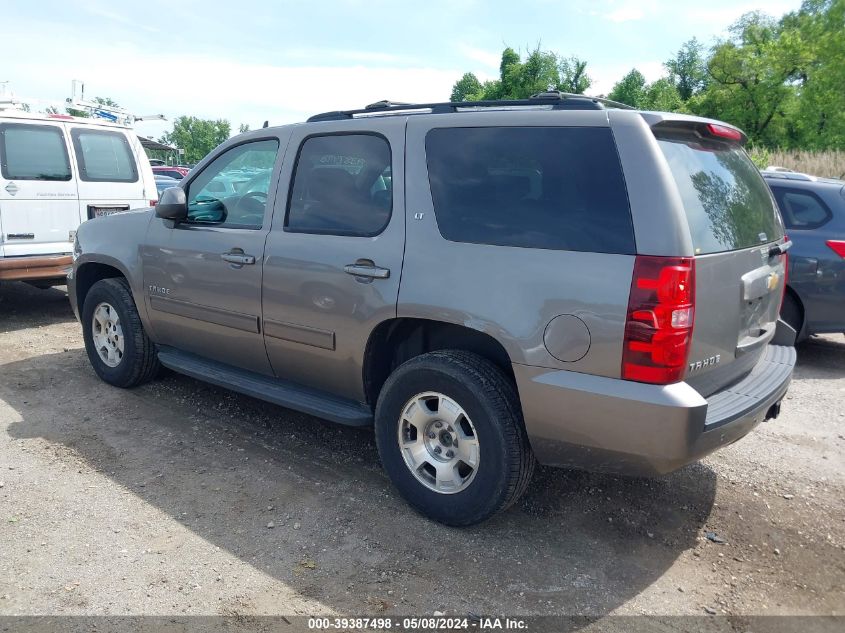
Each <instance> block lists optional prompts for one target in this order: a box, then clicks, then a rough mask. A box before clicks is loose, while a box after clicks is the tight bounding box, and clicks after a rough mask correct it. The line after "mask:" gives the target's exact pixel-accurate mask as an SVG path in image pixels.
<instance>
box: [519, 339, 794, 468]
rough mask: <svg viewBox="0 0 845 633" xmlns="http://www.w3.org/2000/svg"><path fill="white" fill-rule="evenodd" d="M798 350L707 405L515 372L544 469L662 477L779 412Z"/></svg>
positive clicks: (624, 384)
mask: <svg viewBox="0 0 845 633" xmlns="http://www.w3.org/2000/svg"><path fill="white" fill-rule="evenodd" d="M795 359H796V356H795V349H794V348H792V347H784V346H778V345H769V346H768V348H767V349H766V352H765V354H764V355H763V357H762V358H761V359H760V361H759V362H758V363H757V365H755V366H754V369H753V370H752V371H751V373H749V374H748V375H747V376H746V377H745V378H743V379H742V380H741V381H739V382H738V383H736V384H734V385H731V386H730V387H729V388H727V389H724V390H723V391H720V392H718V393H716V394H713V395H712V396H710V397H709V398H707V399H705V398H704V397H702V396H701V394H699V393H698V392H697V391H696V390H695V389H693V388H692V387H691V386H690V385H688V384H687V383H684V382H680V383H676V384H673V385H665V386H657V385H646V384H641V383H635V382H630V381H625V380H617V379H613V378H605V377H601V376H591V375H588V374H578V373H575V372H570V371H549V370H548V369H543V368H538V367H528V366H525V365H514V373H515V375H516V379H517V386H518V388H519V393H520V398H521V400H522V408H523V414H524V416H525V426H526V430H527V431H528V436H529V438H530V440H531V446H532V448H533V450H534V454H535V455H536V457H537V459H538V460H539V461H540V463H542V464H546V465H549V466H562V467H573V468H584V469H587V470H594V471H601V472H615V473H621V474H626V475H658V474H663V473H668V472H671V471H673V470H677V469H678V468H680V467H682V466H684V465H686V464H689V463H690V462H694V461H696V460H698V459H701V458H702V457H704V456H705V455H707V454H708V453H711V452H713V451H714V450H716V449H718V448H720V447H722V446H726V445H728V444H731V443H733V442H735V441H737V440H739V439H740V438H742V437H744V436H745V435H746V434H747V433H748V432H749V431H751V429H753V428H754V427H755V426H757V425H758V424H759V423H760V422H762V421H763V420H764V419H768V418H769V417H774V416H776V415H777V413H778V412H779V403H780V401H781V399H782V398H783V396H784V394H785V393H786V391H787V388H788V387H789V382H790V380H791V379H792V370H793V367H794V366H795Z"/></svg>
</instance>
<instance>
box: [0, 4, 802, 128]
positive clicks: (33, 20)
mask: <svg viewBox="0 0 845 633" xmlns="http://www.w3.org/2000/svg"><path fill="white" fill-rule="evenodd" d="M9 4H11V6H8V5H9ZM4 5H6V6H4V11H3V23H4V28H3V37H2V39H0V59H2V60H3V61H2V62H0V81H10V82H11V83H10V85H11V88H12V90H14V92H15V93H16V94H18V95H20V96H22V97H34V98H37V99H41V100H43V101H42V102H41V103H40V104H39V105H41V106H43V105H45V104H47V103H49V102H51V101H54V102H55V101H61V100H63V99H64V98H65V97H67V96H69V94H70V87H71V80H72V79H82V80H84V81H85V83H86V96H88V97H92V96H95V95H100V96H110V97H112V98H113V99H115V100H116V101H118V102H119V103H120V104H121V105H125V106H127V107H129V109H130V110H131V111H132V112H133V113H135V114H150V113H158V112H161V113H164V114H165V115H166V116H168V117H170V118H172V117H176V116H178V115H181V114H193V115H196V116H201V117H209V118H212V117H213V118H218V117H219V118H226V119H229V121H230V122H231V123H232V127H233V129H234V130H236V129H237V126H238V124H240V123H247V124H249V125H250V126H251V127H253V128H254V127H258V126H260V125H261V123H262V122H263V121H264V120H265V119H269V120H270V122H271V124H281V123H289V122H293V121H300V120H302V119H303V118H305V117H306V116H308V115H309V114H312V113H315V112H319V111H323V110H334V109H339V108H352V107H360V106H363V105H366V104H367V103H371V102H373V101H377V100H380V99H385V98H389V99H393V100H396V101H433V100H446V99H448V96H449V92H450V90H451V86H452V84H453V83H454V81H455V80H456V79H457V78H459V77H460V76H461V74H463V73H464V72H466V71H473V72H475V73H476V74H477V75H478V76H479V77H481V78H482V79H484V78H494V77H495V76H496V75H497V72H498V70H497V68H498V62H499V56H500V55H501V51H502V49H503V48H504V46H505V45H509V46H512V47H514V48H516V49H518V50H519V49H521V50H523V51H524V50H526V49H527V48H531V47H533V46H535V45H536V44H537V42H540V43H541V45H542V48H544V49H548V50H554V51H556V52H558V53H560V54H563V55H572V54H574V55H577V56H579V57H581V58H582V59H586V60H587V61H588V67H587V70H588V74H590V76H591V77H592V78H593V80H594V85H593V87H592V88H591V89H590V90H589V91H588V93H590V94H600V93H606V92H608V91H609V90H610V88H611V87H612V86H613V83H614V82H615V81H616V80H618V79H619V78H620V77H621V76H622V75H623V74H624V73H626V72H627V71H628V70H630V69H631V68H632V67H637V68H639V69H640V70H641V71H642V72H643V74H645V76H646V78H648V79H649V80H654V79H656V78H658V77H660V76H661V75H662V74H663V72H664V69H663V68H662V62H664V61H665V60H666V59H667V58H668V57H669V56H671V55H672V54H673V53H674V52H675V51H676V50H677V49H678V48H679V46H680V45H681V44H682V43H683V42H684V41H685V40H687V39H689V38H691V37H693V36H696V37H698V38H699V40H701V41H703V42H704V43H706V44H712V43H713V42H714V41H715V40H716V38H718V37H722V36H724V35H725V29H726V28H727V27H728V26H729V25H730V24H731V23H732V22H733V21H734V20H735V19H736V18H738V17H739V16H740V15H742V14H743V13H745V12H747V11H752V10H757V9H760V10H764V11H766V12H767V13H770V14H772V15H775V16H779V15H781V14H782V13H784V12H786V11H790V10H794V9H797V8H798V6H799V5H800V0H769V1H768V2H764V1H763V0H733V1H726V0H708V1H707V2H701V1H700V0H699V1H698V2H692V1H685V0H595V1H592V2H590V1H587V0H583V1H582V0H563V1H561V0H522V1H521V2H514V1H513V0H509V1H506V2H500V1H498V0H496V1H490V0H487V1H482V0H450V1H441V0H428V1H424V2H420V1H419V0H416V1H413V2H404V1H402V0H393V1H386V0H319V1H314V2H307V1H304V2H289V1H286V0H277V1H275V2H273V1H271V0H238V1H236V2H233V1H232V0H226V1H221V0H135V1H133V2H127V1H125V0H111V1H108V0H76V1H74V2H67V0H60V1H59V0H39V1H38V2H33V1H25V0H6V1H5V2H4ZM168 127H169V125H168V124H165V123H147V122H139V123H138V131H139V133H141V134H146V135H154V136H158V135H159V134H160V133H161V132H162V131H163V130H165V129H167V128H168Z"/></svg>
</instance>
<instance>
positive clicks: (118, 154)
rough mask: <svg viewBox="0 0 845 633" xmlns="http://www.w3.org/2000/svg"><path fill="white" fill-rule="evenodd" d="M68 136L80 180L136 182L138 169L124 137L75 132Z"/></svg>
mask: <svg viewBox="0 0 845 633" xmlns="http://www.w3.org/2000/svg"><path fill="white" fill-rule="evenodd" d="M70 135H71V138H72V139H73V149H74V151H75V152H76V162H77V163H79V178H80V179H81V180H84V181H86V182H138V167H137V165H136V164H135V156H134V155H133V154H132V148H131V147H129V140H128V139H127V138H126V135H125V134H123V133H121V132H111V131H109V130H88V129H83V128H74V129H72V130H71V131H70Z"/></svg>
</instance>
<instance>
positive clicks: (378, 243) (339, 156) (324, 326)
mask: <svg viewBox="0 0 845 633" xmlns="http://www.w3.org/2000/svg"><path fill="white" fill-rule="evenodd" d="M308 129H309V130H313V129H314V128H308ZM404 143H405V117H382V118H380V119H378V120H376V119H373V118H370V119H366V120H365V121H364V124H362V127H361V129H360V130H357V129H356V128H355V127H354V126H353V125H350V122H349V121H343V122H338V123H330V122H326V123H322V124H321V125H320V134H316V135H315V134H311V135H308V134H307V131H306V129H302V128H300V129H297V130H295V131H294V133H293V135H292V136H291V140H290V144H289V147H290V150H289V153H290V154H291V156H293V153H294V152H296V161H293V160H288V161H286V163H287V164H286V166H285V169H284V170H283V172H282V178H281V181H280V185H279V199H280V200H284V199H287V200H288V208H287V213H286V214H282V213H281V212H280V211H281V210H280V209H279V210H277V212H276V215H275V216H274V218H273V229H272V231H270V235H269V236H268V238H267V250H266V257H265V262H264V299H263V301H264V324H265V327H264V334H265V341H266V345H267V353H268V355H269V357H270V362H271V363H272V365H273V369H274V371H275V373H276V375H277V376H279V377H280V378H285V379H289V380H292V381H296V382H299V383H303V384H306V385H308V386H311V387H315V388H319V389H326V390H330V391H332V392H333V393H336V394H338V395H341V396H345V397H347V398H352V399H356V400H359V401H363V400H364V390H363V379H362V360H363V358H364V355H365V351H366V346H367V341H368V339H369V336H370V333H371V332H372V331H373V329H374V328H375V327H376V326H377V325H378V324H379V323H381V322H382V321H385V320H386V319H392V318H394V317H395V316H396V300H397V296H398V293H399V278H400V275H401V272H402V253H403V250H404V244H405V216H404V209H405V199H404V184H403V183H404V151H403V149H404ZM286 187H289V191H285V189H286Z"/></svg>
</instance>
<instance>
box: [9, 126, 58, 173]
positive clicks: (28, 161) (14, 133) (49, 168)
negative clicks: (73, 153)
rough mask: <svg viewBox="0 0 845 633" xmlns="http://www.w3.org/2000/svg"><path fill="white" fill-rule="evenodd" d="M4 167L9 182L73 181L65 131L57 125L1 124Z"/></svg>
mask: <svg viewBox="0 0 845 633" xmlns="http://www.w3.org/2000/svg"><path fill="white" fill-rule="evenodd" d="M0 168H2V170H1V171H2V174H3V178H6V179H7V180H70V177H71V176H70V159H69V158H68V153H67V146H66V145H65V139H64V135H63V134H62V130H61V129H60V128H58V127H56V126H53V125H27V124H20V123H5V124H3V125H0Z"/></svg>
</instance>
